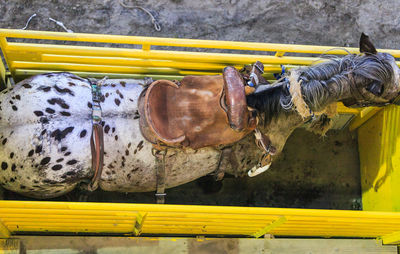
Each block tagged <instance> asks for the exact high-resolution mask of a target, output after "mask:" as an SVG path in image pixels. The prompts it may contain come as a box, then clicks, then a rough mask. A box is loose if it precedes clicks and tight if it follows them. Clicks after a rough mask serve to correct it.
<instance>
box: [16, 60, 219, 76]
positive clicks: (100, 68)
mask: <svg viewBox="0 0 400 254" xmlns="http://www.w3.org/2000/svg"><path fill="white" fill-rule="evenodd" d="M10 65H11V69H21V68H22V69H46V70H57V71H83V72H105V71H107V72H111V73H125V74H129V73H133V74H156V75H157V74H158V75H160V74H161V75H163V74H164V75H166V74H172V75H217V74H218V73H216V72H201V71H184V70H179V69H173V68H147V67H128V66H111V65H89V64H72V63H41V62H22V61H13V62H11V64H10Z"/></svg>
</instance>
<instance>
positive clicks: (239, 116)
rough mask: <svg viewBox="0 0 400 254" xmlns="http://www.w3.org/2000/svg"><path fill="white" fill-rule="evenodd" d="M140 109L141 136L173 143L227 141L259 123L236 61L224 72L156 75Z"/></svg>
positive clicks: (199, 144)
mask: <svg viewBox="0 0 400 254" xmlns="http://www.w3.org/2000/svg"><path fill="white" fill-rule="evenodd" d="M139 114H140V116H141V117H140V128H141V131H142V134H143V136H144V137H145V138H146V139H147V140H148V141H149V142H151V143H153V144H155V145H166V146H169V147H180V148H185V147H190V148H193V149H198V148H202V147H207V146H221V145H222V146H223V145H229V144H232V143H234V142H236V141H238V140H240V139H242V138H243V137H244V136H246V135H247V134H249V133H250V132H251V131H253V130H254V129H255V128H256V117H255V112H252V111H250V110H249V109H248V107H247V103H246V95H245V85H244V81H243V79H242V77H241V75H240V74H239V72H238V71H237V70H236V69H235V68H233V67H226V68H225V69H224V71H223V75H222V76H186V77H184V78H183V79H182V80H181V82H172V81H168V80H158V81H155V82H153V83H152V84H151V85H150V86H149V87H148V88H147V89H145V90H144V91H143V92H142V94H141V95H140V98H139Z"/></svg>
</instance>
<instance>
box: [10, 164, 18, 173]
mask: <svg viewBox="0 0 400 254" xmlns="http://www.w3.org/2000/svg"><path fill="white" fill-rule="evenodd" d="M16 168H17V166H16V165H15V164H14V163H13V164H12V165H11V171H13V172H15V169H16Z"/></svg>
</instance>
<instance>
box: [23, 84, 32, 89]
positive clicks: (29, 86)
mask: <svg viewBox="0 0 400 254" xmlns="http://www.w3.org/2000/svg"><path fill="white" fill-rule="evenodd" d="M22 86H23V87H25V88H32V86H31V85H29V84H27V83H25V84H23V85H22Z"/></svg>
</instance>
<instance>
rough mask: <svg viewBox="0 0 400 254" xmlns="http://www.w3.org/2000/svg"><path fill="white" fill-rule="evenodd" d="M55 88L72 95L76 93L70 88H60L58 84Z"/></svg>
mask: <svg viewBox="0 0 400 254" xmlns="http://www.w3.org/2000/svg"><path fill="white" fill-rule="evenodd" d="M54 88H55V89H56V91H57V92H58V93H60V94H69V95H71V96H75V94H74V93H73V92H72V91H71V90H70V89H68V88H59V87H58V86H57V85H54Z"/></svg>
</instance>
